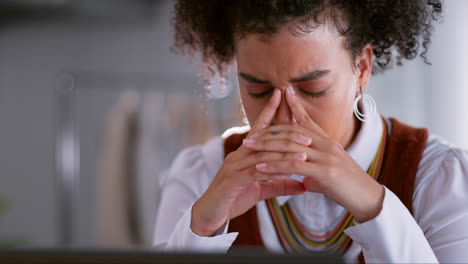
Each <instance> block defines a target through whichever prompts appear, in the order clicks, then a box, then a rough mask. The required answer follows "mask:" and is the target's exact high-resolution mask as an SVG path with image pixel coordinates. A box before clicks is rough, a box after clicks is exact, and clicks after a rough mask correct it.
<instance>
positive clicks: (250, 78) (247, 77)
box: [239, 70, 330, 84]
mask: <svg viewBox="0 0 468 264" xmlns="http://www.w3.org/2000/svg"><path fill="white" fill-rule="evenodd" d="M328 73H330V70H316V71H312V72H309V73H306V74H304V75H302V76H300V77H296V78H293V79H291V80H289V81H290V82H306V81H312V80H317V79H319V78H321V77H323V76H325V75H327V74H328ZM239 76H240V77H242V78H243V79H244V80H246V81H248V82H251V83H258V84H269V83H270V81H267V80H262V79H260V78H257V77H254V76H252V75H250V74H248V73H245V72H240V73H239Z"/></svg>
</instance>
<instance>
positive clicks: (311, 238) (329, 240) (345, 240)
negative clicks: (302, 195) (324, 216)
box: [266, 122, 387, 255]
mask: <svg viewBox="0 0 468 264" xmlns="http://www.w3.org/2000/svg"><path fill="white" fill-rule="evenodd" d="M384 127H385V122H384ZM386 132H387V131H386V128H384V132H383V135H382V139H381V142H380V145H379V148H378V150H377V153H376V155H375V157H374V160H373V161H372V163H371V166H370V167H369V169H368V171H367V173H368V174H369V175H370V176H371V177H373V178H374V179H376V180H377V181H379V182H380V177H379V175H380V170H381V167H382V161H383V157H384V150H385V143H386V137H387V133H386ZM266 204H267V207H268V211H269V213H270V216H271V219H272V222H273V224H274V226H275V229H276V234H277V235H278V239H279V241H280V243H281V245H282V247H283V249H284V251H285V252H287V253H301V254H307V253H319V252H320V253H333V254H340V255H342V254H344V253H346V251H347V250H348V249H349V248H350V246H351V243H352V240H351V238H349V237H348V236H347V235H346V234H345V233H344V230H345V229H346V228H348V227H350V226H353V225H354V221H353V220H354V219H353V216H352V215H351V214H350V213H349V212H345V213H344V214H343V216H342V217H341V220H340V221H339V222H338V223H337V224H336V225H335V226H334V227H333V228H332V230H331V231H330V232H328V233H326V234H315V233H313V232H311V231H310V230H308V229H307V228H306V227H305V226H304V225H303V224H302V223H301V221H299V219H298V218H297V216H296V215H295V214H294V211H293V210H292V208H291V206H290V205H289V203H288V202H287V203H285V204H284V205H283V206H279V204H278V202H277V200H276V198H272V199H268V200H266Z"/></svg>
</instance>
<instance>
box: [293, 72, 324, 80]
mask: <svg viewBox="0 0 468 264" xmlns="http://www.w3.org/2000/svg"><path fill="white" fill-rule="evenodd" d="M328 73H330V70H316V71H312V72H309V73H306V74H304V75H302V76H300V77H297V78H294V79H292V80H290V82H306V81H313V80H317V79H319V78H320V77H322V76H325V75H327V74H328Z"/></svg>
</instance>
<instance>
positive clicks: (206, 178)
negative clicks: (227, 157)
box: [163, 136, 224, 185]
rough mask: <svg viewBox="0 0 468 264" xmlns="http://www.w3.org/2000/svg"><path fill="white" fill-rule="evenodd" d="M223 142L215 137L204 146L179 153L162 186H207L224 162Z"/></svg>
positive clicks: (189, 148) (186, 149) (196, 146)
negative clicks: (174, 184) (178, 184)
mask: <svg viewBox="0 0 468 264" xmlns="http://www.w3.org/2000/svg"><path fill="white" fill-rule="evenodd" d="M223 142H224V139H223V138H222V137H221V136H217V137H214V138H212V139H210V140H209V141H207V142H206V143H204V144H198V145H194V146H190V147H187V148H185V149H183V150H182V151H180V152H179V154H177V156H176V158H175V159H174V161H173V162H172V165H171V167H170V168H169V171H168V173H167V174H166V178H165V179H164V180H163V184H164V185H167V184H171V183H174V182H178V183H183V184H195V183H196V184H197V185H200V184H201V185H206V184H209V183H210V182H211V180H212V179H213V177H214V176H215V175H216V173H217V171H218V170H219V168H220V167H221V165H222V163H223V161H224V156H223V153H224V151H223Z"/></svg>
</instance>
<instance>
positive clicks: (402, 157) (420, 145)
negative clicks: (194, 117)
mask: <svg viewBox="0 0 468 264" xmlns="http://www.w3.org/2000/svg"><path fill="white" fill-rule="evenodd" d="M390 123H391V126H390V127H391V132H390V135H389V136H388V137H387V142H386V147H385V153H384V160H383V164H382V171H381V174H382V175H381V177H382V182H381V183H382V184H383V185H385V186H386V187H387V188H388V189H390V190H391V191H392V192H394V193H395V194H396V195H397V196H398V198H400V200H401V201H402V202H403V204H404V205H405V206H406V207H407V208H408V210H409V211H410V212H411V213H413V208H412V203H413V200H412V197H413V190H414V181H415V178H416V172H417V171H418V165H419V161H420V160H421V158H422V154H423V151H424V148H425V147H426V141H427V137H428V131H427V129H417V128H413V127H410V126H408V125H406V124H403V123H401V122H399V121H398V120H395V119H393V118H390ZM246 136H247V133H244V134H234V135H231V136H229V137H228V138H227V139H226V140H225V141H224V154H225V156H226V155H227V154H228V153H230V152H232V151H235V150H236V149H237V148H239V147H240V145H241V144H242V140H243V139H244V138H245V137H246ZM229 232H239V235H238V237H237V239H236V240H235V241H234V243H233V247H236V246H237V247H239V246H248V247H257V248H263V247H264V246H263V242H262V239H261V236H260V230H259V227H258V219H257V210H256V208H255V207H253V208H251V209H250V210H248V211H247V212H245V213H244V214H242V215H240V216H238V217H236V218H234V219H232V220H231V221H230V223H229ZM359 261H360V263H364V258H363V256H362V254H361V255H360V257H359Z"/></svg>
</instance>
